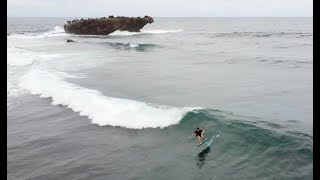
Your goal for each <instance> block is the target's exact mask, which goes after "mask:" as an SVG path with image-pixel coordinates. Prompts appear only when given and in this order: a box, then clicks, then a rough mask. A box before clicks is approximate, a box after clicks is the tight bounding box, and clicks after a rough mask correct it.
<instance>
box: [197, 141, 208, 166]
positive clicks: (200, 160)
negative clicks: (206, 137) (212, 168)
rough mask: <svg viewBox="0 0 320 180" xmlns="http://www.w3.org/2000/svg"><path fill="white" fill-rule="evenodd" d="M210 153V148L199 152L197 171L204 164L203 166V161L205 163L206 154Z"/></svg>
mask: <svg viewBox="0 0 320 180" xmlns="http://www.w3.org/2000/svg"><path fill="white" fill-rule="evenodd" d="M209 152H210V146H209V147H207V148H206V149H204V150H203V151H201V152H200V153H199V154H198V159H197V160H198V161H197V166H198V167H199V169H201V168H202V167H203V166H204V164H205V161H206V157H207V154H208V153H209Z"/></svg>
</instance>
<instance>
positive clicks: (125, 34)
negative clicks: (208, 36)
mask: <svg viewBox="0 0 320 180" xmlns="http://www.w3.org/2000/svg"><path fill="white" fill-rule="evenodd" d="M181 31H182V29H178V30H142V31H141V32H128V31H115V32H113V33H111V34H109V36H133V35H137V34H166V33H176V32H181Z"/></svg>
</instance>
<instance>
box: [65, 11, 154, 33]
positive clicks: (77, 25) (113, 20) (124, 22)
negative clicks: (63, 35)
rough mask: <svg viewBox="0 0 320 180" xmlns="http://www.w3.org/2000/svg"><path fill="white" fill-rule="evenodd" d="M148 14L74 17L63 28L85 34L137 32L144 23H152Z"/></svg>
mask: <svg viewBox="0 0 320 180" xmlns="http://www.w3.org/2000/svg"><path fill="white" fill-rule="evenodd" d="M153 22H154V21H153V19H152V17H150V16H145V17H143V18H141V17H136V18H134V17H124V16H117V17H114V16H109V18H106V17H102V18H99V19H97V18H96V19H91V18H89V19H80V20H78V19H75V20H72V21H67V24H65V25H64V30H65V31H66V32H67V33H74V34H87V35H108V34H110V33H112V32H114V31H116V30H120V31H129V32H139V31H140V29H142V28H143V27H144V26H145V25H146V24H151V23H153Z"/></svg>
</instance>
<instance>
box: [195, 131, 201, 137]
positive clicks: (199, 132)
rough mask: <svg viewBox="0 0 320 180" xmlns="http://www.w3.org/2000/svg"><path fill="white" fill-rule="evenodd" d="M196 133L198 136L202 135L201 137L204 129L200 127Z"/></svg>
mask: <svg viewBox="0 0 320 180" xmlns="http://www.w3.org/2000/svg"><path fill="white" fill-rule="evenodd" d="M194 133H195V134H196V136H200V137H201V135H202V130H201V129H200V130H199V131H195V132H194Z"/></svg>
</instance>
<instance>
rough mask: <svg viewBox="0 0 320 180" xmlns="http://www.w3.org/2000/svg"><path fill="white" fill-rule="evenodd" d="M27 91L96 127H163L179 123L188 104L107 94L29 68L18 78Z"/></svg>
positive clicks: (190, 108)
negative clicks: (161, 103) (172, 104)
mask: <svg viewBox="0 0 320 180" xmlns="http://www.w3.org/2000/svg"><path fill="white" fill-rule="evenodd" d="M20 86H21V87H23V88H25V89H26V90H28V91H29V92H30V93H31V94H39V95H40V97H42V98H48V97H51V98H52V104H53V105H58V104H60V105H65V106H67V107H69V108H71V109H72V110H74V111H75V112H79V114H80V115H81V116H87V117H88V118H89V119H91V120H92V123H94V124H98V125H100V126H104V125H111V126H121V127H126V128H133V129H141V128H157V127H160V128H163V127H167V126H170V125H173V124H177V123H179V121H180V120H181V118H182V117H183V116H184V114H185V113H187V112H188V111H191V110H194V109H199V108H192V107H184V108H178V107H169V106H157V105H152V104H147V103H144V102H138V101H134V100H128V99H120V98H113V97H107V96H104V95H102V94H101V93H100V92H99V91H96V90H92V89H87V88H83V87H81V86H78V85H75V84H71V83H69V82H67V81H65V80H63V78H61V77H59V76H58V75H55V74H52V73H48V72H46V71H42V70H36V69H32V70H31V71H30V72H28V73H26V74H25V75H23V76H22V77H21V79H20Z"/></svg>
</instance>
